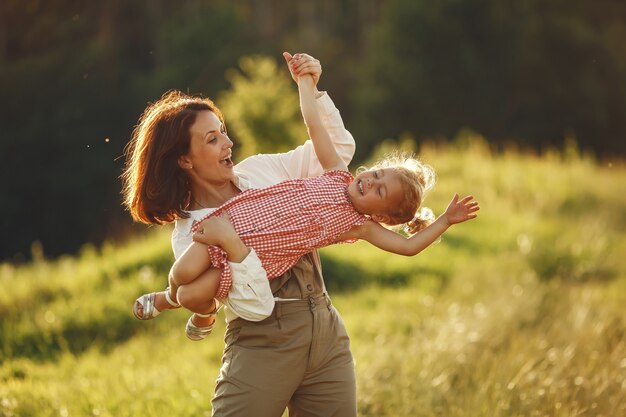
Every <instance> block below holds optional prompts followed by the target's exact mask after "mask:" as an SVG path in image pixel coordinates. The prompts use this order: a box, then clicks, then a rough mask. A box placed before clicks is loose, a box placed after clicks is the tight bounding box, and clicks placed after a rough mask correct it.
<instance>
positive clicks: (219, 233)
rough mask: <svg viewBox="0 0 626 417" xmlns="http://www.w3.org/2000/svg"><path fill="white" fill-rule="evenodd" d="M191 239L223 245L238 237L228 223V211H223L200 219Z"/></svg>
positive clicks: (206, 243)
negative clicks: (217, 214)
mask: <svg viewBox="0 0 626 417" xmlns="http://www.w3.org/2000/svg"><path fill="white" fill-rule="evenodd" d="M192 239H193V240H194V242H199V243H203V244H205V245H215V246H222V247H223V246H224V245H225V243H226V242H229V241H232V240H233V239H239V236H238V235H237V232H236V231H235V229H234V228H233V225H232V224H231V223H230V218H229V217H228V213H226V212H223V213H222V214H220V215H219V216H213V217H209V218H208V219H205V220H203V221H201V222H200V224H199V225H198V229H197V230H196V232H195V233H194V234H193V236H192Z"/></svg>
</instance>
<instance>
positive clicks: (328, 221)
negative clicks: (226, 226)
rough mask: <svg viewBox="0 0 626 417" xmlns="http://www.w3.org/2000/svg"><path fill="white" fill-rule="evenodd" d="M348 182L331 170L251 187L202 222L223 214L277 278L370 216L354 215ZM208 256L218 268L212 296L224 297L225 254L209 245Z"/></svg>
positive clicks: (344, 173)
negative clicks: (218, 272) (305, 256)
mask: <svg viewBox="0 0 626 417" xmlns="http://www.w3.org/2000/svg"><path fill="white" fill-rule="evenodd" d="M353 180H354V177H353V176H352V174H350V173H349V172H348V171H330V172H326V173H324V174H323V175H321V176H319V177H313V178H298V179H292V180H287V181H283V182H280V183H278V184H276V185H272V186H270V187H267V188H260V189H250V190H247V191H244V192H242V193H241V194H239V195H237V196H236V197H234V198H232V199H230V200H228V201H227V202H226V203H225V204H223V205H222V206H220V207H219V208H217V209H216V210H215V211H213V212H212V213H210V214H208V215H206V216H205V217H203V218H202V220H204V219H207V218H209V217H213V216H217V215H220V214H221V213H223V212H224V211H226V212H227V213H228V215H229V217H230V221H231V223H232V224H233V227H234V229H235V231H236V232H237V234H238V235H239V237H240V238H241V240H242V241H243V242H244V243H245V245H246V246H248V247H249V248H253V249H254V250H255V251H256V253H257V256H258V257H259V259H260V260H261V264H262V265H263V268H264V269H265V271H266V272H267V276H268V278H270V279H272V278H276V277H277V276H280V275H282V274H283V273H285V272H286V271H287V270H288V269H289V268H291V267H292V266H293V265H294V264H295V263H296V262H297V261H298V259H299V258H300V257H301V256H302V255H304V254H306V253H308V252H311V251H312V250H314V249H317V248H321V247H323V246H328V245H330V244H333V243H339V242H337V241H336V239H337V237H338V236H339V235H341V234H342V233H345V232H347V231H348V230H350V229H351V228H352V227H354V226H357V225H361V224H363V223H364V222H365V221H366V220H367V219H368V218H369V217H368V216H365V215H363V214H361V213H359V212H357V211H356V210H355V209H354V206H353V205H352V203H351V202H350V200H349V199H348V184H350V183H351V182H352V181H353ZM202 220H200V221H202ZM197 225H198V223H195V224H194V226H193V227H192V231H194V232H195V231H196V230H197ZM350 242H354V241H350ZM345 243H349V242H345ZM209 255H210V257H211V264H212V266H214V267H216V268H220V269H221V270H222V274H221V277H220V284H219V286H218V289H217V293H216V297H217V298H226V297H227V296H228V291H229V290H230V287H231V284H232V278H231V271H230V267H229V265H228V262H227V254H226V252H224V250H222V248H220V247H218V246H209Z"/></svg>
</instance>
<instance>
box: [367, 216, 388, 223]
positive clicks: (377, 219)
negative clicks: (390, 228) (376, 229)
mask: <svg viewBox="0 0 626 417" xmlns="http://www.w3.org/2000/svg"><path fill="white" fill-rule="evenodd" d="M370 217H371V218H372V220H374V221H375V222H376V223H383V224H388V223H389V221H390V220H391V218H390V217H389V216H388V215H386V214H372V215H371V216H370Z"/></svg>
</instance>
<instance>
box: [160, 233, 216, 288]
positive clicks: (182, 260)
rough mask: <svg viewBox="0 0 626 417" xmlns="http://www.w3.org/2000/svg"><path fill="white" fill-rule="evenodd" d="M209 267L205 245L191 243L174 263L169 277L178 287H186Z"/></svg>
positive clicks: (208, 257) (209, 261)
mask: <svg viewBox="0 0 626 417" xmlns="http://www.w3.org/2000/svg"><path fill="white" fill-rule="evenodd" d="M210 266H211V257H210V256H209V252H208V248H207V245H205V244H202V243H198V242H192V243H191V245H189V246H188V247H187V249H185V251H184V252H183V254H182V255H180V257H179V258H178V259H177V260H176V261H175V262H174V265H172V269H171V271H170V275H171V277H172V279H173V280H174V282H175V283H176V284H177V285H178V286H181V285H187V284H190V283H191V282H193V281H194V280H195V279H197V278H198V277H199V276H200V275H201V274H202V273H204V272H205V271H206V270H207V269H209V267H210Z"/></svg>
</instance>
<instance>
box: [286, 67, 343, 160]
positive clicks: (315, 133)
mask: <svg viewBox="0 0 626 417" xmlns="http://www.w3.org/2000/svg"><path fill="white" fill-rule="evenodd" d="M294 59H296V58H294ZM292 62H293V60H292ZM298 91H299V93H300V109H301V110H302V116H303V117H304V123H305V124H306V127H307V129H308V131H309V137H310V138H311V141H312V142H313V148H314V149H315V154H316V155H317V159H318V160H319V161H320V164H321V165H322V167H323V168H324V171H331V170H335V169H338V170H343V171H347V170H348V167H347V166H346V164H345V162H343V160H342V159H341V158H340V157H339V155H338V154H337V151H336V150H335V146H334V145H333V142H332V140H331V138H330V135H329V134H328V132H327V131H326V128H325V127H324V125H323V124H322V119H321V117H320V114H319V112H318V110H317V107H316V105H315V92H316V88H315V84H314V82H313V78H312V77H311V76H310V75H301V76H300V77H298Z"/></svg>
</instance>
